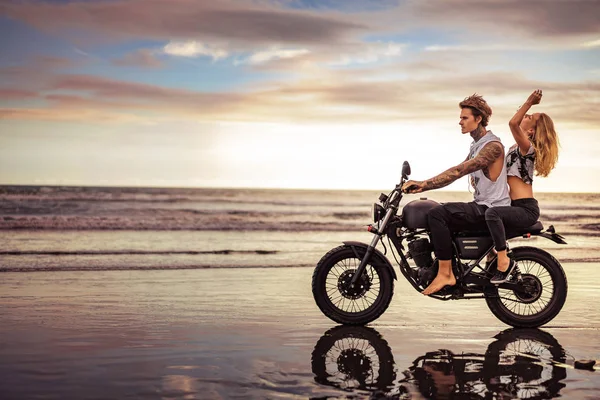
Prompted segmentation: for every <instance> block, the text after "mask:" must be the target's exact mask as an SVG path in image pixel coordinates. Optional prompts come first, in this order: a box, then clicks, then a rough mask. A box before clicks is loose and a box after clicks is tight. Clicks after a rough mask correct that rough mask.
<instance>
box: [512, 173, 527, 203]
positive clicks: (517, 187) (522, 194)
mask: <svg viewBox="0 0 600 400" xmlns="http://www.w3.org/2000/svg"><path fill="white" fill-rule="evenodd" d="M507 181H508V186H509V187H510V199H511V200H517V199H530V198H533V187H532V185H528V184H527V183H525V182H523V180H522V179H521V178H519V177H516V176H509V177H508V179H507Z"/></svg>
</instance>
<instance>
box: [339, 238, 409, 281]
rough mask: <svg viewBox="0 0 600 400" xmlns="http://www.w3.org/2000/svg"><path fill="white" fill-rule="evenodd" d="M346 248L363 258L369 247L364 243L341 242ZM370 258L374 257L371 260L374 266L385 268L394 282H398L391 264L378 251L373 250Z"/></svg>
mask: <svg viewBox="0 0 600 400" xmlns="http://www.w3.org/2000/svg"><path fill="white" fill-rule="evenodd" d="M343 243H344V244H345V245H346V246H348V247H351V248H352V249H354V252H355V253H356V255H357V256H359V258H360V257H363V256H364V255H365V253H366V252H367V249H368V248H369V245H368V244H366V243H362V242H351V241H350V242H343ZM371 257H375V258H374V259H373V262H374V264H377V265H378V266H385V267H386V268H388V269H389V270H390V272H391V273H392V276H393V277H394V279H395V280H398V277H397V276H396V271H394V267H392V264H391V263H390V261H389V260H388V259H387V257H386V256H385V255H384V254H383V253H382V252H381V251H379V250H377V249H373V254H372V255H371Z"/></svg>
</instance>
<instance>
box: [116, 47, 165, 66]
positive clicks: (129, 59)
mask: <svg viewBox="0 0 600 400" xmlns="http://www.w3.org/2000/svg"><path fill="white" fill-rule="evenodd" d="M111 63H112V64H113V65H118V66H122V67H142V68H160V67H162V65H163V63H162V62H161V60H159V59H158V58H157V57H156V55H155V52H153V51H152V50H148V49H140V50H138V51H135V52H133V53H129V54H126V55H125V56H123V57H121V58H115V59H113V60H111Z"/></svg>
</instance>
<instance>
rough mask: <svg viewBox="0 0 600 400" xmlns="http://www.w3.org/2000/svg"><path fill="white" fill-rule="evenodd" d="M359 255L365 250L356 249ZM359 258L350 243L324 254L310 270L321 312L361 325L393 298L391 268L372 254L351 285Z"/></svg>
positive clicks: (382, 310) (379, 311) (372, 317)
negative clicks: (356, 279)
mask: <svg viewBox="0 0 600 400" xmlns="http://www.w3.org/2000/svg"><path fill="white" fill-rule="evenodd" d="M356 250H357V251H358V252H359V256H361V257H362V256H363V255H364V250H362V249H356ZM359 265H360V259H358V258H357V257H356V255H355V253H354V251H353V250H352V248H351V247H349V246H340V247H337V248H335V249H333V250H331V251H330V252H329V253H327V254H325V255H324V256H323V258H321V260H320V261H319V263H318V264H317V266H316V268H315V271H314V273H313V279H312V291H313V296H314V298H315V301H316V303H317V305H318V306H319V308H320V309H321V311H322V312H323V314H325V315H326V316H328V317H329V318H331V319H332V320H334V321H335V322H339V323H341V324H348V325H364V324H366V323H369V322H371V321H373V320H375V319H377V318H378V317H379V316H380V315H381V314H383V312H384V311H385V310H386V309H387V307H388V306H389V304H390V301H391V300H392V295H393V293H394V286H393V281H392V276H391V273H390V270H389V269H388V267H387V266H386V265H385V262H384V261H383V260H380V259H379V256H378V255H376V254H373V255H372V256H371V260H370V262H369V264H367V266H366V268H365V272H364V273H363V275H362V276H361V277H360V278H359V279H358V281H357V282H356V284H354V285H352V284H351V280H352V277H353V276H354V273H355V271H356V269H357V268H358V266H359Z"/></svg>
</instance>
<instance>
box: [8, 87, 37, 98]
mask: <svg viewBox="0 0 600 400" xmlns="http://www.w3.org/2000/svg"><path fill="white" fill-rule="evenodd" d="M37 97H39V94H38V93H37V92H34V91H31V90H22V89H12V88H0V100H28V99H35V98H37Z"/></svg>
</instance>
